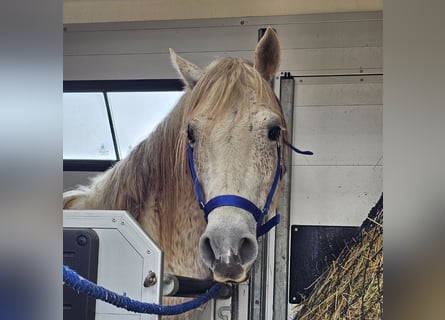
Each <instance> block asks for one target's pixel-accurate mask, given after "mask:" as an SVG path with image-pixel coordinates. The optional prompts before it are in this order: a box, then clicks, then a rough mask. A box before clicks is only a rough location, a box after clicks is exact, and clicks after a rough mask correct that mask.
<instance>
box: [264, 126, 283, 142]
mask: <svg viewBox="0 0 445 320" xmlns="http://www.w3.org/2000/svg"><path fill="white" fill-rule="evenodd" d="M280 133H281V128H280V127H278V126H276V127H273V128H271V129H269V133H268V135H267V136H268V137H269V139H270V140H273V141H277V140H278V138H279V137H280Z"/></svg>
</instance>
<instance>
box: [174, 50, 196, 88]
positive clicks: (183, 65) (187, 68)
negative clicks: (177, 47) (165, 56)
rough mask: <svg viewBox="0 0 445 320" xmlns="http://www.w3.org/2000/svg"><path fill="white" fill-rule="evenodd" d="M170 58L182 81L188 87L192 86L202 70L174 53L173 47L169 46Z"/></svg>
mask: <svg viewBox="0 0 445 320" xmlns="http://www.w3.org/2000/svg"><path fill="white" fill-rule="evenodd" d="M170 59H171V60H172V64H173V66H174V67H175V69H176V71H177V72H178V73H179V75H180V76H181V79H182V81H183V82H184V84H185V85H186V87H188V88H190V89H191V88H193V87H194V86H195V84H196V83H197V82H198V80H199V79H201V77H202V75H203V74H204V71H202V70H201V68H199V67H198V66H196V65H194V64H193V63H191V62H190V61H187V60H185V59H184V58H181V57H180V56H178V55H177V54H176V52H175V51H173V49H171V48H170Z"/></svg>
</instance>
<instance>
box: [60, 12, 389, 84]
mask: <svg viewBox="0 0 445 320" xmlns="http://www.w3.org/2000/svg"><path fill="white" fill-rule="evenodd" d="M267 25H272V26H273V27H274V28H276V29H277V31H278V36H279V39H280V44H281V48H282V63H281V68H280V70H283V71H293V72H294V74H296V75H306V74H326V73H359V72H360V70H365V72H368V71H369V70H380V71H381V68H382V38H381V30H382V15H381V13H357V14H326V15H302V16H281V17H249V18H242V19H241V18H240V19H233V18H232V19H213V20H212V19H208V20H190V21H186V20H183V21H163V22H146V23H143V22H140V23H115V24H98V25H95V24H89V25H88V24H87V25H83V26H82V25H77V26H76V25H68V26H67V27H66V31H65V32H64V79H65V80H94V79H97V80H101V79H104V80H107V79H163V78H176V74H175V73H174V72H173V69H172V68H171V66H170V64H169V57H168V48H170V47H171V48H173V49H175V50H176V51H177V52H179V53H181V54H182V55H184V56H185V57H186V58H188V59H190V60H192V61H194V62H195V63H197V64H200V65H201V66H205V65H207V63H208V62H210V61H211V60H213V58H214V57H216V56H224V55H233V56H239V57H242V58H247V59H250V60H251V59H252V54H253V49H254V47H255V44H256V41H257V30H258V29H259V28H261V27H265V26H267Z"/></svg>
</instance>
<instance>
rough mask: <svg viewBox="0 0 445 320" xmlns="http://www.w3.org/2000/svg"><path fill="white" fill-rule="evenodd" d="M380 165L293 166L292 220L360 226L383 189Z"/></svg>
mask: <svg viewBox="0 0 445 320" xmlns="http://www.w3.org/2000/svg"><path fill="white" fill-rule="evenodd" d="M382 171H383V168H382V166H376V167H374V166H366V167H363V166H294V167H293V168H292V197H291V217H290V223H291V224H301V225H331V226H360V225H361V224H362V222H363V220H364V219H365V218H366V216H367V214H368V213H369V211H370V209H371V208H372V207H373V206H374V205H375V203H376V202H377V201H378V199H379V197H380V194H381V192H382Z"/></svg>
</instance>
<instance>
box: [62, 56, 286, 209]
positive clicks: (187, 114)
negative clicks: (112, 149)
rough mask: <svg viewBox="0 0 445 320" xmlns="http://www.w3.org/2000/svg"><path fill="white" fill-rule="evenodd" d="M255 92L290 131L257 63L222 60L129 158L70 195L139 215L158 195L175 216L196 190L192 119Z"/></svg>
mask: <svg viewBox="0 0 445 320" xmlns="http://www.w3.org/2000/svg"><path fill="white" fill-rule="evenodd" d="M249 90H251V92H252V93H254V92H255V94H256V97H257V100H256V101H257V102H258V103H262V104H264V105H266V106H269V107H270V108H271V110H272V111H274V112H276V113H277V114H278V115H279V116H281V118H282V129H283V131H285V130H286V123H285V120H284V116H283V112H282V110H281V106H280V104H279V102H277V101H278V100H277V98H276V96H275V94H274V93H273V90H272V89H271V88H270V85H269V84H268V83H267V81H265V80H264V78H263V77H262V76H261V75H260V74H259V73H258V72H257V71H256V70H255V69H254V67H253V66H252V63H250V62H248V61H246V60H242V59H238V58H222V59H219V60H216V61H214V62H213V63H211V64H210V65H209V66H208V67H207V68H206V70H205V74H204V75H203V77H202V78H201V79H200V81H198V83H197V84H196V85H195V87H194V88H193V90H191V89H187V90H186V91H185V93H184V95H183V96H182V97H181V99H180V100H179V102H178V104H177V106H176V107H175V108H174V109H173V110H172V111H171V112H170V114H169V115H168V116H167V117H166V118H165V119H164V121H162V122H161V123H160V124H159V125H158V127H157V128H156V129H155V130H154V131H153V132H152V133H151V134H150V135H149V136H148V137H147V138H146V139H145V140H143V141H142V142H141V143H139V144H138V145H137V146H136V147H135V148H134V149H133V150H132V151H131V152H130V154H129V155H128V156H127V157H126V158H124V159H122V160H121V161H120V162H118V163H116V164H115V165H114V167H112V168H111V169H109V170H108V171H106V172H105V173H103V174H102V175H99V176H98V177H96V178H94V179H93V180H92V183H91V185H90V186H88V187H79V188H78V189H77V190H74V191H70V192H68V193H66V195H67V196H69V195H73V197H74V196H79V193H84V194H88V195H89V197H90V200H89V202H88V203H86V204H85V208H90V209H104V210H107V209H111V210H113V209H114V210H117V209H119V210H127V211H129V212H130V213H131V214H132V215H133V216H135V217H137V216H139V215H140V214H141V213H142V212H144V209H145V207H146V204H147V201H148V200H149V196H150V195H154V196H155V197H156V198H155V202H156V203H157V204H158V205H160V206H161V208H159V209H160V210H161V213H162V214H163V215H170V213H171V214H174V213H175V212H176V209H177V208H178V206H179V203H178V201H180V199H181V196H182V195H183V194H184V193H186V192H194V189H193V185H192V181H191V178H190V173H189V170H188V159H187V152H186V147H187V134H186V132H187V125H188V123H189V121H190V120H191V119H192V118H193V117H194V116H195V115H196V114H197V113H200V112H204V113H205V114H207V115H211V117H210V119H213V120H214V121H217V120H218V118H219V116H220V115H221V114H223V113H224V112H232V111H233V108H231V107H229V108H228V107H227V106H236V101H239V99H248V97H247V94H246V93H247V92H248V91H249ZM246 101H247V100H246ZM246 104H247V103H246ZM241 107H244V106H241ZM284 133H285V134H287V133H286V131H285V132H284ZM187 194H188V193H187ZM64 198H65V195H64ZM72 203H73V199H72V198H68V197H67V201H64V207H70V206H71V204H72Z"/></svg>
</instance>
